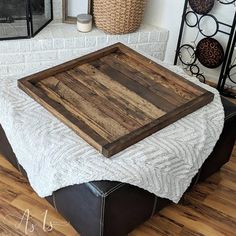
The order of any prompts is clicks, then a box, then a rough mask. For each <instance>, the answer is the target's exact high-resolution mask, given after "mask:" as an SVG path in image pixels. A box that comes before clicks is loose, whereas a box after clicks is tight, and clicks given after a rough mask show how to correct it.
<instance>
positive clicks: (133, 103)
mask: <svg viewBox="0 0 236 236" xmlns="http://www.w3.org/2000/svg"><path fill="white" fill-rule="evenodd" d="M18 86H19V87H20V88H21V89H22V90H24V91H25V92H26V93H27V94H28V95H29V96H31V97H32V98H34V99H35V100H36V101H37V102H38V103H40V104H41V105H42V106H44V107H45V108H46V109H47V110H49V111H50V112H51V113H52V114H54V115H55V116H56V117H57V118H58V119H60V120H61V121H62V122H64V123H65V124H66V125H68V126H69V127H70V128H71V129H72V130H74V131H75V132H76V133H77V134H78V135H80V136H81V137H82V138H83V139H84V140H86V141H87V142H88V143H89V144H90V145H92V146H93V147H94V148H96V149H97V150H99V151H100V152H101V153H102V154H103V155H104V156H106V157H110V156H112V155H114V154H115V153H118V152H119V151H121V150H123V149H125V148H127V147H129V146H130V145H132V144H134V143H136V142H138V141H140V140H142V139H143V138H145V137H147V136H149V135H151V134H153V133H155V132H156V131H158V130H160V129H162V128H164V127H165V126H167V125H169V124H171V123H173V122H175V121H176V120H178V119H180V118H181V117H183V116H186V115H187V114H189V113H191V112H193V111H195V110H197V109H198V108H200V107H202V106H204V105H206V104H207V103H209V102H211V101H212V100H213V97H214V95H213V94H212V93H210V92H208V91H206V90H205V89H203V88H201V87H199V86H197V85H195V84H193V83H191V82H189V81H188V80H186V79H184V78H182V77H181V76H179V75H176V74H175V73H173V72H171V71H169V70H167V69H166V68H164V67H162V66H160V65H158V64H157V63H155V62H153V61H151V60H149V59H147V58H146V57H144V56H142V55H140V54H139V53H137V52H135V51H133V50H132V49H130V48H128V47H126V46H124V45H123V44H121V43H118V44H115V45H112V46H110V47H107V48H104V49H102V50H99V51H97V52H94V53H91V54H89V55H86V56H83V57H81V58H78V59H75V60H72V61H69V62H67V63H64V64H62V65H59V66H56V67H54V68H51V69H48V70H45V71H42V72H40V73H37V74H34V75H31V76H29V77H26V78H23V79H20V80H19V81H18Z"/></svg>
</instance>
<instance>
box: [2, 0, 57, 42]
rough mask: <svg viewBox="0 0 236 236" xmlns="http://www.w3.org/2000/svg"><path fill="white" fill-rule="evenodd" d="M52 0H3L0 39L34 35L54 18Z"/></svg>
mask: <svg viewBox="0 0 236 236" xmlns="http://www.w3.org/2000/svg"><path fill="white" fill-rule="evenodd" d="M52 9H53V8H52V0H1V1H0V40H8V39H22V38H31V37H34V36H35V35H36V34H37V33H38V32H39V31H41V30H42V29H43V28H44V27H45V26H46V25H47V24H49V23H50V22H51V21H52V19H53V10H52Z"/></svg>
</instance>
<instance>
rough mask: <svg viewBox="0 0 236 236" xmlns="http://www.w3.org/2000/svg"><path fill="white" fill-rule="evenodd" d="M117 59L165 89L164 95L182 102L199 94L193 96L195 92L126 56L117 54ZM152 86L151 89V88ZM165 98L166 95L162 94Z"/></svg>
mask: <svg viewBox="0 0 236 236" xmlns="http://www.w3.org/2000/svg"><path fill="white" fill-rule="evenodd" d="M116 57H117V59H118V60H120V61H122V62H123V63H125V64H127V65H129V66H130V67H132V68H133V69H134V70H138V71H139V72H140V73H141V74H142V75H144V76H145V77H147V78H148V79H149V80H151V81H152V82H153V84H155V85H156V86H157V90H158V88H159V87H160V86H161V88H162V89H163V88H165V91H166V93H169V92H171V93H173V94H176V95H178V96H179V97H180V98H182V99H183V100H182V101H188V100H190V99H193V98H194V97H195V96H196V95H199V93H197V94H195V93H194V92H195V90H194V92H193V91H189V90H188V88H186V87H184V86H182V84H181V85H180V84H178V83H176V80H175V79H170V78H169V76H167V77H165V76H163V75H161V74H160V73H159V71H158V70H154V69H151V68H149V67H146V66H145V65H144V64H143V63H142V61H137V60H134V59H133V58H132V59H131V58H130V57H129V56H128V55H126V54H124V53H117V56H116ZM153 84H152V87H153ZM158 91H159V90H158ZM164 96H166V94H164Z"/></svg>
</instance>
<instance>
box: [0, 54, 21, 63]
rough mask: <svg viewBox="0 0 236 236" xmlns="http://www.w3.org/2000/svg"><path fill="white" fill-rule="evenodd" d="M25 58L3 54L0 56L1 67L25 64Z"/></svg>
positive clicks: (19, 55)
mask: <svg viewBox="0 0 236 236" xmlns="http://www.w3.org/2000/svg"><path fill="white" fill-rule="evenodd" d="M24 61H25V57H24V55H23V54H2V55H1V56H0V65H8V64H18V63H23V62H24Z"/></svg>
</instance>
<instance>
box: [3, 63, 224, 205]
mask: <svg viewBox="0 0 236 236" xmlns="http://www.w3.org/2000/svg"><path fill="white" fill-rule="evenodd" d="M159 63H160V62H159ZM169 68H170V69H172V70H174V71H176V72H178V73H179V74H181V75H183V74H184V72H182V70H180V69H179V68H177V67H173V66H171V67H169ZM184 75H185V74H184ZM185 77H187V78H188V79H190V80H192V81H194V82H196V83H197V84H200V83H199V82H197V81H196V80H195V79H193V78H189V77H188V76H187V75H185ZM16 80H17V78H8V79H4V80H3V79H2V80H0V123H1V124H2V126H3V128H4V130H5V132H6V134H7V136H8V139H9V141H10V143H11V145H12V147H13V150H14V152H15V154H16V156H17V158H18V160H19V163H20V164H21V165H22V166H23V167H24V169H25V170H26V172H27V174H28V178H29V181H30V183H31V185H32V187H33V188H34V190H35V191H36V192H37V193H38V194H39V195H40V196H41V197H45V196H47V195H50V194H52V192H53V191H55V190H57V189H60V188H62V187H66V186H68V185H73V184H81V183H85V182H88V181H94V180H114V181H121V182H126V183H130V184H132V185H136V186H138V187H140V188H143V189H146V190H148V191H150V192H152V193H154V194H156V195H158V196H160V197H164V198H168V199H170V200H172V201H174V202H178V201H179V199H180V198H181V196H182V194H183V193H184V192H185V190H186V189H187V187H188V186H189V184H190V182H191V179H192V177H193V176H194V175H195V174H196V173H197V171H198V169H199V168H200V167H201V165H202V164H203V162H204V161H205V159H206V158H207V157H208V155H209V154H210V153H211V152H212V150H213V147H214V146H215V144H216V142H217V140H218V138H219V135H220V133H221V132H222V128H223V123H224V111H223V107H222V104H221V100H220V96H219V94H218V92H217V91H216V90H215V89H213V88H210V87H208V86H206V85H201V86H202V87H205V88H206V89H208V90H210V91H212V92H214V93H215V98H214V101H213V102H212V103H210V104H208V105H207V106H205V107H203V108H201V109H199V110H198V111H196V112H194V113H192V114H190V115H188V116H186V117H184V118H182V119H180V120H179V121H177V122H175V123H174V124H172V125H169V126H168V127H166V128H164V129H163V130H161V131H159V132H157V133H155V134H153V135H152V136H150V137H148V138H146V139H144V140H142V141H140V142H139V143H137V144H135V145H133V146H131V147H129V148H127V149H126V150H124V151H122V152H120V153H118V154H117V155H115V156H114V157H113V158H110V159H107V158H105V157H103V156H102V155H101V154H100V153H98V152H97V151H96V150H95V149H94V148H92V147H91V146H90V145H88V144H87V143H86V142H85V141H84V140H83V139H81V138H80V137H79V136H77V135H76V134H75V133H74V132H73V131H71V130H70V129H69V128H68V127H66V126H65V125H64V124H63V123H61V122H60V121H58V120H57V119H56V118H55V117H54V116H53V115H51V114H50V113H49V112H47V111H46V110H45V109H44V108H43V107H41V106H40V105H39V104H37V103H36V102H35V101H34V100H32V99H31V98H30V97H28V96H27V95H26V94H24V92H22V91H21V90H19V89H18V88H17V83H16Z"/></svg>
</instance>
